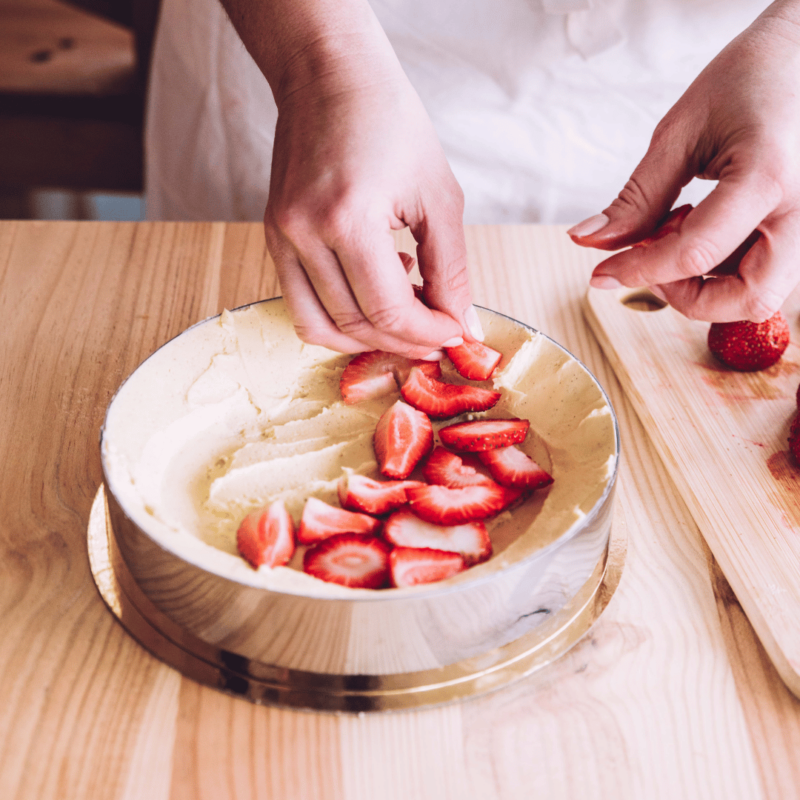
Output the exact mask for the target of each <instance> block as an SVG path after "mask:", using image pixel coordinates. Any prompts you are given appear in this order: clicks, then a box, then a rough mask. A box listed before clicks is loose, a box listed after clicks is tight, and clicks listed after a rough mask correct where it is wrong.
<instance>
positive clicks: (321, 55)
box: [265, 28, 402, 110]
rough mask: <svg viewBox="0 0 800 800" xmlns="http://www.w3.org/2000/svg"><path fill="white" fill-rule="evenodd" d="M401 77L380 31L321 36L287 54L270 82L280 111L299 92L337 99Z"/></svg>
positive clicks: (348, 32) (389, 46)
mask: <svg viewBox="0 0 800 800" xmlns="http://www.w3.org/2000/svg"><path fill="white" fill-rule="evenodd" d="M266 74H267V73H266V72H265V75H266ZM401 75H402V70H401V68H400V64H399V62H398V61H397V58H396V56H395V54H394V51H393V50H392V48H391V45H390V44H389V42H388V40H386V38H385V36H384V35H383V31H382V30H381V29H380V28H378V30H377V31H375V30H366V31H364V30H358V31H347V32H326V33H324V34H322V35H319V36H317V37H315V38H313V40H312V41H309V42H307V43H303V44H301V45H299V46H297V47H296V48H295V49H294V50H293V51H292V52H288V53H286V54H285V56H284V58H282V59H281V62H280V63H279V64H277V65H276V66H275V68H274V69H273V70H272V72H271V74H270V75H267V80H268V82H269V84H270V88H271V89H272V93H273V96H274V97H275V102H276V104H277V106H278V110H280V109H281V108H282V107H283V106H284V105H285V104H286V103H287V102H289V100H290V98H292V97H293V96H294V95H295V94H297V93H298V92H302V93H304V94H305V95H306V96H308V95H309V94H311V95H312V96H315V97H322V98H325V97H335V96H338V95H343V94H346V93H350V92H352V91H358V90H366V89H368V88H369V87H370V86H376V85H379V84H385V83H387V82H389V81H392V80H394V79H396V78H398V77H399V76H401Z"/></svg>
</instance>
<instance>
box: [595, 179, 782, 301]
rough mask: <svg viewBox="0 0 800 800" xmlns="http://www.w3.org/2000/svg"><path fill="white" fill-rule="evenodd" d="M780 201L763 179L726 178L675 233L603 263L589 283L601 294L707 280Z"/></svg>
mask: <svg viewBox="0 0 800 800" xmlns="http://www.w3.org/2000/svg"><path fill="white" fill-rule="evenodd" d="M779 200H780V191H779V190H778V189H777V188H776V184H774V183H773V182H772V181H769V180H767V179H766V178H765V177H764V176H762V175H757V174H750V175H748V176H747V177H743V178H742V179H738V178H736V177H726V178H724V179H723V180H721V181H720V182H719V184H717V186H716V188H715V189H714V190H713V191H712V192H711V193H710V194H709V195H708V197H706V198H705V199H704V200H703V201H701V202H700V203H699V205H698V206H697V207H696V208H695V209H694V210H692V211H691V213H690V214H689V215H688V216H687V217H686V219H685V220H684V221H683V225H682V226H681V228H680V231H679V232H677V233H672V234H668V235H667V236H664V237H663V238H661V239H658V240H657V241H655V242H653V243H652V244H650V245H648V246H646V247H634V248H631V249H630V250H625V251H624V252H622V253H617V254H615V255H613V256H612V257H611V258H608V259H606V260H605V261H603V262H601V263H600V264H599V265H598V266H597V267H596V268H595V270H594V272H593V273H592V279H591V281H590V283H591V284H592V286H596V287H597V288H600V289H602V288H608V287H609V286H611V285H613V284H612V282H611V281H612V280H613V281H618V282H619V283H621V284H622V285H623V286H631V287H636V286H652V285H660V284H668V283H674V282H675V281H681V280H686V279H687V278H696V277H699V276H701V275H706V274H708V273H709V272H711V270H713V269H714V268H715V267H716V266H717V265H719V264H721V263H722V262H723V261H725V259H726V258H728V256H730V255H731V254H732V253H733V252H734V251H735V250H736V249H737V248H738V247H739V246H740V245H741V244H742V242H744V241H745V240H746V239H747V237H748V236H750V235H751V234H752V232H753V231H754V230H755V229H756V228H757V227H758V226H759V225H760V224H761V223H762V221H763V220H764V218H765V217H767V216H768V214H769V213H770V212H771V211H772V210H773V209H774V208H775V206H776V205H777V204H778V202H779ZM610 279H611V280H610Z"/></svg>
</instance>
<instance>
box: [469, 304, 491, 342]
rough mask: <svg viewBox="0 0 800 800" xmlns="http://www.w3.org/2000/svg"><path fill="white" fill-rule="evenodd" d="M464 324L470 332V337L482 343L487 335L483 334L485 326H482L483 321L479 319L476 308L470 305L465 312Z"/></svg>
mask: <svg viewBox="0 0 800 800" xmlns="http://www.w3.org/2000/svg"><path fill="white" fill-rule="evenodd" d="M464 324H465V325H466V326H467V330H468V331H469V333H470V335H471V336H472V338H473V339H475V340H476V341H478V342H482V341H483V340H484V339H485V338H486V335H485V334H484V332H483V326H482V325H481V320H480V318H479V317H478V312H477V311H476V310H475V306H474V305H472V304H470V305H469V306H467V308H466V309H465V310H464Z"/></svg>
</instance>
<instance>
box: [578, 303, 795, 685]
mask: <svg viewBox="0 0 800 800" xmlns="http://www.w3.org/2000/svg"><path fill="white" fill-rule="evenodd" d="M783 311H784V314H785V315H786V317H787V319H788V320H789V323H790V326H791V336H792V341H791V343H790V345H789V347H788V349H787V350H786V352H785V353H784V355H783V357H782V359H781V360H780V361H779V362H778V363H777V364H776V365H774V366H773V367H771V368H770V369H768V370H764V371H762V372H756V373H740V372H735V371H733V370H729V369H727V368H724V367H723V366H722V365H721V364H719V363H718V362H717V361H715V359H714V358H713V356H711V354H710V352H709V351H708V346H707V343H706V337H707V335H708V328H709V325H708V323H704V322H698V321H692V320H688V319H686V318H685V317H683V316H681V315H680V314H678V312H676V311H674V310H673V309H672V308H669V307H666V308H665V307H663V303H661V301H659V300H658V299H657V298H655V297H654V296H653V295H651V294H649V293H648V292H646V291H644V290H632V289H619V290H616V291H612V292H606V291H600V290H597V289H590V290H589V292H588V294H587V295H586V298H585V304H584V312H585V316H586V318H587V321H588V322H589V324H590V326H591V327H592V330H593V332H594V334H595V335H596V336H597V338H598V340H599V342H600V344H601V346H602V348H603V350H604V351H605V354H606V357H607V358H608V359H609V361H610V362H611V364H612V366H613V367H614V370H615V372H616V374H617V377H618V378H619V380H620V382H621V383H622V385H623V387H624V388H625V390H626V392H627V394H628V397H629V398H630V399H631V401H632V402H633V405H634V407H635V408H636V411H637V413H638V415H639V418H640V419H641V421H642V423H643V425H644V427H645V429H646V430H647V431H648V432H649V434H650V437H651V439H652V441H653V443H654V444H655V446H656V449H657V450H658V451H659V454H660V456H661V458H662V460H663V462H664V464H665V465H666V467H667V469H668V471H669V473H670V475H671V477H672V479H673V481H674V482H675V484H676V486H677V488H678V490H679V492H680V493H681V495H682V496H683V499H684V501H685V502H686V504H687V506H688V507H689V510H690V511H691V513H692V515H693V517H694V519H695V521H696V522H697V525H698V526H699V528H700V530H701V531H702V533H703V535H704V537H705V539H706V542H707V543H708V545H709V547H710V549H711V551H712V552H713V554H714V556H715V557H716V559H717V561H718V562H719V564H720V565H721V567H722V570H723V571H724V573H725V576H726V578H727V579H728V581H729V582H730V584H731V586H732V588H733V590H734V591H735V593H736V596H737V598H738V600H739V602H740V603H741V605H742V607H743V608H744V610H745V612H746V613H747V616H748V617H749V619H750V622H751V623H752V625H753V627H754V628H755V630H756V632H757V633H758V636H759V637H760V639H761V641H762V643H763V645H764V647H765V648H766V650H767V652H768V653H769V656H770V658H771V659H772V662H773V664H774V665H775V667H776V668H777V670H778V672H779V673H780V675H781V677H782V678H783V680H784V681H785V682H786V684H787V685H788V687H789V688H790V690H791V691H792V692H793V693H794V694H795V695H797V696H798V697H800V466H798V464H797V463H796V462H795V461H794V459H793V457H792V456H791V454H790V452H789V448H788V444H787V436H788V433H789V426H790V424H791V421H792V418H793V416H794V414H795V411H796V400H795V394H796V392H797V386H798V382H800V319H799V318H798V311H800V298H797V297H793V298H790V300H789V301H787V303H786V304H785V305H784V309H783ZM622 449H623V457H624V451H625V442H624V441H623V442H622ZM631 537H632V538H635V532H633V531H632V532H631Z"/></svg>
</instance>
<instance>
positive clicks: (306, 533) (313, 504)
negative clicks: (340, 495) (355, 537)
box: [297, 497, 381, 544]
mask: <svg viewBox="0 0 800 800" xmlns="http://www.w3.org/2000/svg"><path fill="white" fill-rule="evenodd" d="M380 524H381V523H380V520H377V519H375V518H374V517H370V516H368V515H367V514H356V513H355V512H353V511H345V509H343V508H336V506H332V505H329V504H328V503H325V502H323V501H322V500H320V499H319V498H317V497H309V498H308V500H306V504H305V506H304V507H303V516H302V517H301V519H300V528H299V529H298V531H297V541H298V542H300V543H301V544H313V543H314V542H319V541H321V540H322V539H327V538H329V537H330V536H334V535H336V534H337V533H355V534H359V535H364V534H367V533H376V532H377V530H378V528H379V527H380Z"/></svg>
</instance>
